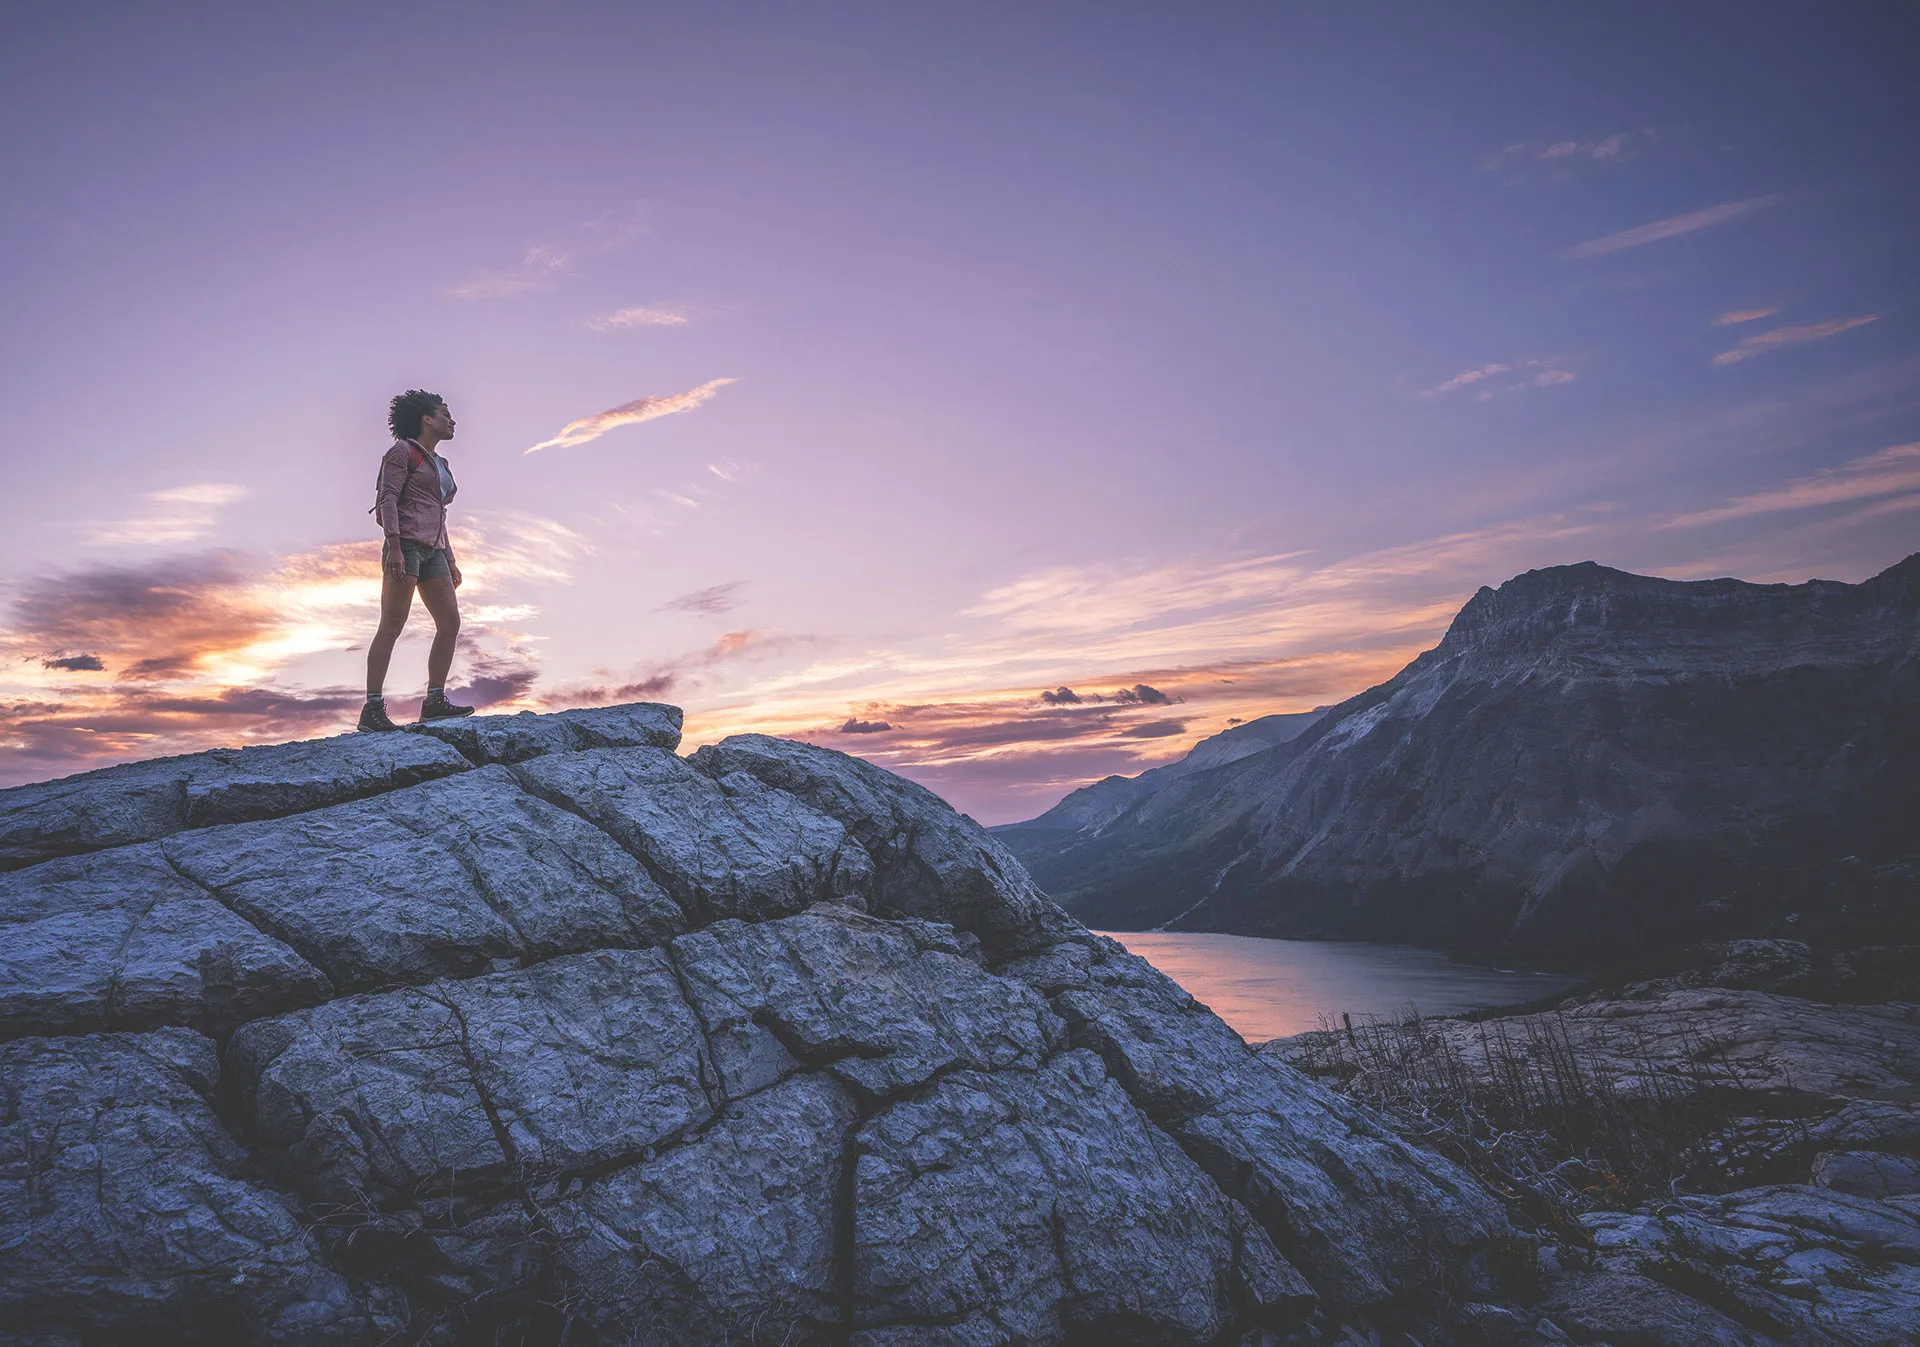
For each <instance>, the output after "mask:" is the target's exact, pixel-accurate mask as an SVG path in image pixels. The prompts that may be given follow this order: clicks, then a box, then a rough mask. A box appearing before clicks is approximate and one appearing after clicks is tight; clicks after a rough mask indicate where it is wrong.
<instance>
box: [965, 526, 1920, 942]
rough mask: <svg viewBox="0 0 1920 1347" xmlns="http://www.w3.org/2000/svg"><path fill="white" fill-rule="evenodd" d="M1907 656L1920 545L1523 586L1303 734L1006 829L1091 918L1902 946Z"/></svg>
mask: <svg viewBox="0 0 1920 1347" xmlns="http://www.w3.org/2000/svg"><path fill="white" fill-rule="evenodd" d="M1917 656H1920V555H1916V556H1913V557H1909V558H1908V559H1907V560H1905V561H1903V562H1901V563H1900V564H1899V565H1897V566H1895V567H1893V568H1891V569H1890V570H1887V571H1885V572H1883V573H1882V574H1880V575H1878V576H1875V577H1874V578H1872V579H1870V580H1867V581H1864V582H1862V583H1860V584H1857V585H1847V584H1839V583H1834V582H1829V581H1809V582H1808V583H1806V584H1802V585H1756V584H1746V583H1743V582H1740V581H1736V580H1708V581H1692V582H1680V581H1672V580H1660V579H1652V578H1648V577H1644V576H1636V575H1628V574H1625V573H1623V572H1620V571H1614V570H1608V569H1606V568H1604V567H1600V566H1596V565H1593V564H1592V563H1587V564H1584V565H1579V566H1562V567H1555V568H1552V569H1549V570H1541V571H1529V572H1527V573H1526V574H1525V575H1522V576H1519V577H1517V578H1516V579H1513V580H1511V581H1509V582H1507V583H1506V584H1505V585H1502V586H1501V587H1500V588H1499V589H1498V590H1493V589H1482V590H1481V591H1480V592H1479V594H1477V595H1476V596H1475V597H1474V598H1473V599H1472V600H1471V601H1470V602H1469V603H1468V604H1467V605H1466V606H1465V607H1464V608H1463V609H1461V611H1460V614H1459V615H1458V616H1457V617H1456V618H1455V619H1454V622H1453V624H1452V626H1451V627H1450V628H1449V630H1448V631H1447V634H1446V636H1445V637H1444V638H1443V639H1442V640H1441V642H1440V644H1439V646H1438V647H1436V648H1435V649H1433V650H1430V651H1428V652H1427V653H1426V654H1424V655H1422V656H1420V657H1419V658H1418V659H1416V660H1415V661H1414V662H1413V663H1412V664H1410V665H1408V666H1407V668H1406V669H1404V670H1402V671H1401V672H1400V673H1399V674H1398V675H1396V676H1395V677H1394V678H1393V679H1391V680H1390V681H1388V682H1386V683H1383V684H1381V685H1380V686H1379V687H1376V688H1372V689H1369V690H1368V691H1366V692H1363V693H1361V694H1360V695H1359V696H1357V697H1354V698H1352V699H1350V700H1348V701H1346V702H1343V703H1341V704H1340V705H1338V706H1335V707H1333V708H1331V709H1330V710H1328V711H1327V712H1326V713H1325V714H1324V715H1323V716H1322V717H1321V718H1320V719H1318V720H1317V721H1315V723H1314V724H1313V725H1311V726H1310V727H1309V728H1308V729H1307V730H1306V731H1305V732H1304V733H1302V734H1300V735H1299V736H1298V737H1297V738H1294V739H1292V740H1290V741H1288V742H1285V743H1282V744H1279V745H1276V746H1274V747H1271V748H1268V749H1265V750H1263V751H1261V752H1257V753H1254V754H1251V755H1249V756H1246V757H1242V758H1240V759H1238V760H1236V761H1233V762H1229V763H1226V764H1224V765H1220V766H1215V767H1212V768H1209V769H1206V770H1202V771H1198V772H1193V773H1190V774H1187V775H1185V776H1183V777H1181V778H1180V779H1177V780H1174V781H1171V782H1168V783H1166V784H1165V785H1163V786H1161V787H1160V788H1159V789H1157V790H1153V791H1151V792H1150V793H1148V794H1147V795H1145V796H1144V797H1143V798H1140V799H1137V800H1132V801H1130V802H1128V803H1126V805H1125V808H1124V810H1123V811H1122V812H1119V813H1118V814H1117V815H1115V816H1112V817H1108V818H1103V819H1100V820H1098V821H1096V823H1095V824H1094V826H1091V827H1075V828H1072V829H1067V828H1055V827H1041V826H1039V825H1040V823H1041V820H1035V821H1034V822H1033V823H1031V824H1021V825H1013V826H1010V827H1008V828H1004V829H1002V830H1000V833H999V835H1000V836H1001V837H1002V838H1003V839H1004V840H1005V841H1006V842H1007V844H1008V846H1009V847H1010V848H1012V849H1013V850H1014V851H1015V852H1016V854H1018V855H1019V856H1020V857H1021V859H1022V860H1023V861H1024V862H1025V863H1026V865H1027V866H1028V868H1029V870H1030V871H1031V872H1032V873H1033V875H1034V877H1035V878H1036V880H1037V881H1038V882H1039V883H1040V884H1041V885H1042V886H1043V887H1045V888H1046V889H1047V891H1048V892H1049V893H1051V894H1053V895H1054V896H1055V897H1056V898H1057V899H1059V900H1060V901H1061V903H1062V904H1063V905H1064V906H1066V907H1067V909H1068V910H1069V911H1071V912H1074V913H1075V914H1076V915H1079V916H1081V917H1083V918H1084V919H1086V920H1087V921H1089V922H1090V923H1092V924H1094V925H1096V926H1110V927H1119V928H1123V929H1139V928H1144V927H1150V926H1159V925H1166V926H1169V927H1170V928H1173V929H1181V930H1218V931H1233V932H1239V933H1242V934H1254V935H1281V936H1306V937H1337V938H1359V939H1387V940H1396V941H1407V942H1412V943H1423V944H1433V945H1439V946H1442V947H1448V948H1454V949H1461V948H1470V949H1480V950H1491V949H1504V950H1507V951H1518V952H1524V953H1531V954H1535V955H1539V956H1543V957H1551V958H1556V959H1559V960H1561V961H1563V962H1568V963H1576V964H1578V963H1585V964H1588V965H1593V964H1595V963H1597V962H1599V961H1604V960H1608V959H1614V958H1631V957H1638V956H1639V955H1641V954H1644V953H1645V952H1646V951H1648V950H1651V949H1654V948H1658V947H1663V946H1665V947H1672V946H1679V945H1683V944H1688V943H1692V942H1694V941H1698V940H1704V939H1727V938H1734V937H1742V936H1760V935H1790V936H1794V937H1796V938H1799V939H1803V940H1810V941H1813V942H1815V943H1820V944H1825V945H1828V946H1831V947H1836V948H1844V947H1849V946H1858V945H1867V944H1911V943H1913V942H1914V941H1915V939H1916V938H1920V937H1917V936H1916V933H1915V927H1916V922H1917V921H1920V903H1917V902H1916V901H1915V899H1916V895H1920V846H1917V844H1916V840H1915V839H1916V838H1920V658H1916V657H1917ZM1090 789H1095V788H1090ZM1108 794H1113V792H1111V791H1109V792H1108Z"/></svg>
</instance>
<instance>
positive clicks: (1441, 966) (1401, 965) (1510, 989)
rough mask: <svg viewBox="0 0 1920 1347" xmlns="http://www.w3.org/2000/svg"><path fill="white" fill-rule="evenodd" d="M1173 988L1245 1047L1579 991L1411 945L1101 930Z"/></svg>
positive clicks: (1556, 977)
mask: <svg viewBox="0 0 1920 1347" xmlns="http://www.w3.org/2000/svg"><path fill="white" fill-rule="evenodd" d="M1100 934H1103V935H1106V936H1108V937H1109V938H1111V939H1113V940H1116V941H1118V942H1119V943H1120V944H1121V945H1122V946H1124V947H1125V948H1126V949H1127V950H1128V952H1129V953H1133V954H1138V955H1139V956H1141V957H1142V958H1144V959H1146V960H1147V962H1149V963H1151V964H1153V965H1154V967H1156V968H1158V969H1159V970H1160V971H1161V972H1163V973H1165V974H1166V975H1167V976H1168V977H1171V978H1172V979H1173V980H1174V981H1175V982H1177V983H1179V984H1180V985H1181V986H1182V987H1183V988H1184V989H1185V990H1186V991H1187V992H1188V993H1189V994H1191V995H1192V996H1193V997H1194V998H1195V999H1196V1000H1198V1001H1200V1002H1202V1003H1203V1004H1205V1005H1206V1006H1208V1008H1210V1009H1211V1010H1213V1011H1214V1013H1215V1014H1217V1015H1219V1016H1220V1017H1221V1018H1222V1019H1224V1020H1226V1021H1227V1023H1228V1024H1230V1025H1232V1026H1233V1028H1234V1029H1235V1031H1236V1032H1238V1033H1239V1034H1240V1035H1241V1036H1242V1037H1243V1038H1245V1039H1246V1040H1247V1041H1248V1042H1250V1043H1259V1042H1264V1041H1266V1040H1268V1039H1273V1038H1283V1037H1287V1036H1289V1035H1292V1034H1297V1033H1304V1032H1306V1031H1308V1030H1311V1029H1314V1028H1317V1027H1319V1026H1320V1025H1321V1024H1322V1023H1323V1022H1326V1021H1329V1020H1332V1019H1333V1018H1334V1017H1337V1016H1340V1015H1347V1016H1351V1017H1359V1018H1363V1019H1365V1018H1375V1019H1379V1018H1402V1017H1404V1016H1405V1015H1407V1014H1408V1013H1409V1011H1410V1010H1411V1011H1412V1012H1414V1013H1417V1014H1421V1015H1454V1016H1457V1015H1465V1014H1475V1013H1481V1012H1497V1011H1510V1010H1511V1009H1512V1008H1513V1007H1516V1006H1522V1005H1524V1006H1534V1005H1536V1004H1537V1003H1550V1002H1553V1001H1557V1000H1559V999H1563V998H1564V997H1566V996H1569V995H1572V994H1574V993H1576V992H1578V991H1579V990H1580V989H1581V988H1582V987H1583V986H1585V980H1584V979H1581V978H1577V977H1572V976H1570V975H1567V974H1562V973H1553V972H1541V971H1525V970H1513V969H1503V968H1498V967H1492V966H1488V965H1484V964H1468V963H1465V962H1463V961H1460V960H1457V959H1453V958H1450V957H1449V956H1448V955H1446V954H1444V953H1443V952H1441V951H1438V950H1432V949H1426V948H1422V947H1420V946H1417V945H1388V944H1380V943H1376V942H1371V941H1353V940H1317V941H1305V940H1282V939H1276V938H1273V937H1270V936H1243V935H1228V934H1221V933H1214V932H1174V931H1103V932H1100Z"/></svg>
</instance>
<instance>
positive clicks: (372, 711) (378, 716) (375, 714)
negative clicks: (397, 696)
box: [358, 702, 400, 731]
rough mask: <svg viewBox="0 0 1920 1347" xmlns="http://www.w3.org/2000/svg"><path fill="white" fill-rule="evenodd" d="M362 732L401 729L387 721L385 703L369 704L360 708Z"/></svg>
mask: <svg viewBox="0 0 1920 1347" xmlns="http://www.w3.org/2000/svg"><path fill="white" fill-rule="evenodd" d="M358 728H359V729H361V730H368V731H373V730H397V729H399V728H400V727H399V726H398V725H396V724H394V723H393V722H392V721H391V720H389V719H387V707H386V703H384V702H368V703H367V704H366V705H365V706H363V707H361V708H360V724H359V726H358Z"/></svg>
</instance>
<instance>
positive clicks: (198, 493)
mask: <svg viewBox="0 0 1920 1347" xmlns="http://www.w3.org/2000/svg"><path fill="white" fill-rule="evenodd" d="M246 494H247V489H246V488H245V487H243V486H237V485H235V484H234V483H232V482H197V483H194V484H193V485H191V486H176V487H169V488H168V489H167V490H165V491H150V492H148V493H147V495H146V497H145V499H147V500H149V501H151V502H152V503H153V504H152V508H150V509H148V510H146V511H144V512H143V513H141V514H138V515H135V516H134V517H132V518H130V519H117V520H113V521H111V522H108V523H88V524H86V525H84V527H85V528H86V529H87V541H88V542H90V543H95V544H97V545H99V546H103V547H115V546H150V547H162V546H168V545H177V544H180V543H191V542H198V541H199V540H200V539H202V538H204V537H206V536H207V535H208V534H209V533H211V532H213V527H214V525H215V524H216V523H217V522H218V521H219V517H220V508H221V507H222V506H225V505H231V504H233V503H234V502H235V501H238V500H243V499H245V497H246Z"/></svg>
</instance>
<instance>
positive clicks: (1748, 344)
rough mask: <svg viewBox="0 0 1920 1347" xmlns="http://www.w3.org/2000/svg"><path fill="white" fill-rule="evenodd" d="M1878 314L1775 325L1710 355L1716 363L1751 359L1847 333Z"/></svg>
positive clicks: (1731, 363)
mask: <svg viewBox="0 0 1920 1347" xmlns="http://www.w3.org/2000/svg"><path fill="white" fill-rule="evenodd" d="M1879 317H1880V315H1879V314H1877V313H1865V314H1861V315H1860V316H1859V317H1858V318H1835V319H1833V320H1832V321H1830V322H1825V323H1807V324H1805V325H1803V326H1800V327H1776V328H1774V329H1773V330H1772V331H1770V332H1756V333H1754V334H1753V335H1752V336H1751V337H1745V338H1742V339H1741V342H1740V344H1739V345H1738V346H1736V347H1734V348H1733V349H1732V350H1731V351H1722V352H1721V353H1720V354H1719V355H1717V356H1715V357H1714V358H1713V363H1714V364H1716V365H1737V364H1739V363H1740V362H1741V361H1742V360H1751V359H1752V358H1753V357H1754V356H1757V355H1765V354H1766V353H1767V352H1768V351H1777V350H1779V349H1780V348H1781V347H1782V346H1798V345H1800V344H1801V343H1803V342H1809V341H1825V340H1826V339H1827V338H1828V337H1835V336H1838V335H1839V334H1840V333H1842V332H1850V331H1852V330H1853V329H1854V328H1856V327H1865V326H1866V325H1867V324H1868V323H1872V322H1877V321H1878V320H1879Z"/></svg>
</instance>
